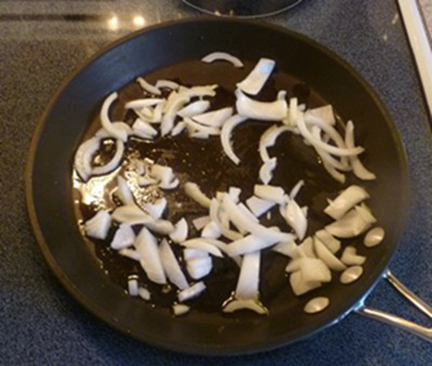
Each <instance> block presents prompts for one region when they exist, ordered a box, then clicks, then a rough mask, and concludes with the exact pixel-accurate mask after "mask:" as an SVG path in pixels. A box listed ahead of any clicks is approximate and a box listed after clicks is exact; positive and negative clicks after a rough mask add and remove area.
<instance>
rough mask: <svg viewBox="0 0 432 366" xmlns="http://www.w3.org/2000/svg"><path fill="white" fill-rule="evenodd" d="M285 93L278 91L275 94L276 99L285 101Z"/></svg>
mask: <svg viewBox="0 0 432 366" xmlns="http://www.w3.org/2000/svg"><path fill="white" fill-rule="evenodd" d="M287 94H288V93H287V91H286V90H279V91H278V93H277V97H276V98H277V99H282V100H285V99H286V97H287Z"/></svg>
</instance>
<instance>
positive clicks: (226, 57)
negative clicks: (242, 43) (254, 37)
mask: <svg viewBox="0 0 432 366" xmlns="http://www.w3.org/2000/svg"><path fill="white" fill-rule="evenodd" d="M219 60H222V61H228V62H230V63H232V64H233V65H234V67H239V68H241V67H243V62H241V61H240V60H239V59H238V58H237V57H235V56H233V55H230V54H229V53H226V52H212V53H209V54H208V55H207V56H204V57H203V58H202V59H201V61H202V62H205V63H208V64H210V63H212V62H214V61H219Z"/></svg>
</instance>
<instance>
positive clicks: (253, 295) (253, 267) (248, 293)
mask: <svg viewBox="0 0 432 366" xmlns="http://www.w3.org/2000/svg"><path fill="white" fill-rule="evenodd" d="M260 262H261V252H260V251H256V252H253V253H249V254H245V255H244V256H243V260H242V265H241V269H240V274H239V278H238V281H237V287H236V290H235V297H236V298H237V299H253V300H258V297H259V288H258V287H259V272H260Z"/></svg>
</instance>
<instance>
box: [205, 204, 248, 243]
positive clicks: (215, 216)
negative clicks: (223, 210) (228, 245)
mask: <svg viewBox="0 0 432 366" xmlns="http://www.w3.org/2000/svg"><path fill="white" fill-rule="evenodd" d="M219 211H220V207H219V201H218V200H217V199H216V198H213V199H212V200H211V204H210V212H209V213H210V217H211V219H212V221H213V222H214V223H216V225H217V226H218V227H219V229H220V230H221V232H222V235H223V236H225V237H226V238H228V239H230V240H238V239H241V238H242V237H243V236H242V235H241V234H240V233H238V232H237V231H234V230H230V229H229V227H226V226H224V225H222V223H221V221H220V220H219Z"/></svg>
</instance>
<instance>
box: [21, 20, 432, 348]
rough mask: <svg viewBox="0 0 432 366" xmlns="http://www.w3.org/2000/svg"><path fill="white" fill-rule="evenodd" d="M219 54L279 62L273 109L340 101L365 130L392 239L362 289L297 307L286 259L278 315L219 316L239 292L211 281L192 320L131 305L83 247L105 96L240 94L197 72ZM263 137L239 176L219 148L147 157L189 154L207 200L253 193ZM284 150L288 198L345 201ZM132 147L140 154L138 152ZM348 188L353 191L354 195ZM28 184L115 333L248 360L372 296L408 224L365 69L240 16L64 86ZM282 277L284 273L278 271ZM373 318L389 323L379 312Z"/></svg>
mask: <svg viewBox="0 0 432 366" xmlns="http://www.w3.org/2000/svg"><path fill="white" fill-rule="evenodd" d="M213 51H225V52H229V53H232V54H234V55H236V56H238V57H239V58H240V59H242V60H244V61H245V64H246V66H245V69H248V68H249V69H250V68H251V67H252V66H253V64H254V63H255V62H256V61H257V60H258V59H259V58H260V57H263V56H265V57H269V58H272V59H274V60H276V63H277V70H276V74H275V77H274V81H273V84H270V85H269V86H268V90H269V91H268V95H263V98H264V99H265V98H271V97H272V93H273V92H274V91H275V90H278V89H281V88H286V89H287V90H288V91H289V92H292V93H294V94H296V95H297V96H298V97H299V98H300V99H301V100H303V101H304V102H306V103H308V104H310V105H311V106H313V105H314V104H316V105H320V104H323V103H326V102H328V103H331V104H332V105H333V106H334V108H335V110H336V112H337V114H338V115H339V116H340V118H341V119H342V120H348V119H352V120H353V121H354V122H355V125H356V129H357V130H356V131H357V132H356V134H358V139H359V141H360V143H361V144H362V145H363V146H364V147H365V148H366V154H365V156H364V161H365V163H366V165H367V166H368V168H370V169H371V170H372V171H374V172H375V173H376V174H377V176H378V179H377V181H376V182H373V183H365V184H364V183H362V184H364V185H365V186H366V187H367V189H368V191H369V192H370V194H371V196H372V199H371V201H370V206H371V208H372V210H373V212H374V213H375V215H376V217H377V218H378V220H379V223H380V225H382V226H383V227H384V228H385V229H386V238H385V241H384V242H383V243H382V244H381V245H379V246H377V247H375V248H373V249H368V250H367V253H366V249H365V248H363V249H359V250H360V253H361V254H365V253H366V254H367V257H368V259H367V262H366V263H365V265H364V275H363V276H362V277H361V278H360V279H359V280H358V281H357V282H355V283H354V284H351V285H349V286H344V285H341V284H340V283H338V280H337V279H336V280H335V281H333V282H332V283H331V284H329V285H328V286H323V287H322V288H321V289H318V290H315V291H314V292H313V293H308V294H306V295H303V296H301V297H299V298H297V297H295V296H294V295H293V294H292V293H291V292H290V290H289V286H288V282H287V279H286V277H284V274H283V268H284V267H283V266H284V265H285V264H286V263H285V262H283V260H284V259H283V258H281V257H277V256H275V257H274V258H272V260H273V262H272V263H274V264H273V265H272V268H264V269H263V271H269V275H268V277H267V278H268V280H267V281H266V282H265V283H263V285H262V286H263V289H262V293H263V297H264V300H266V301H267V305H268V306H269V309H270V315H269V316H258V315H256V314H252V313H248V312H238V313H234V314H233V315H222V313H221V312H220V311H216V310H215V309H214V308H212V306H213V307H214V301H213V298H212V297H211V296H213V295H215V296H216V295H217V292H218V291H219V292H224V293H225V292H227V291H229V290H228V289H227V288H226V287H223V286H220V287H218V286H219V285H218V281H214V282H215V284H214V287H213V289H212V290H211V291H210V292H209V294H210V295H209V296H210V297H209V298H207V300H203V302H201V303H200V302H197V303H196V309H195V310H194V311H192V312H190V314H188V315H187V316H184V317H174V316H173V315H172V313H171V311H170V309H168V308H167V307H164V306H155V307H153V306H151V305H149V304H147V303H145V302H143V301H139V300H137V299H134V298H131V297H129V296H128V295H127V294H126V293H125V291H124V287H125V286H124V285H125V283H124V278H123V277H122V274H121V270H119V271H117V272H116V269H115V268H113V267H110V265H109V263H111V262H110V261H105V262H104V260H103V257H105V258H106V257H107V256H108V257H109V255H110V254H109V253H108V254H107V253H106V252H103V250H101V249H100V247H98V246H96V247H95V246H92V244H91V243H88V242H87V241H86V240H85V239H84V238H83V236H82V234H81V232H80V230H79V227H78V225H77V220H78V219H79V217H78V216H77V210H76V205H75V204H74V190H73V186H72V178H71V177H72V169H73V156H74V153H75V151H76V149H77V147H78V146H79V144H80V143H81V142H82V141H83V138H84V137H85V136H86V134H88V133H89V132H88V131H89V130H92V129H93V131H94V126H95V124H96V123H98V112H99V110H100V106H101V103H102V101H103V100H104V98H105V97H106V96H107V95H108V94H110V93H111V92H112V91H115V90H120V95H126V96H128V95H129V96H136V95H135V94H136V91H135V90H134V87H133V86H130V84H131V83H133V81H134V80H135V79H136V77H137V76H139V75H147V76H148V80H150V81H154V80H157V79H158V78H171V79H174V80H177V81H180V82H182V83H190V84H192V85H197V84H201V85H204V84H209V83H213V82H217V81H216V79H217V80H221V75H224V77H223V80H224V81H223V82H222V84H224V85H225V84H226V88H227V89H229V88H230V86H229V85H234V84H235V83H234V81H235V80H241V76H242V75H243V76H244V73H247V71H245V70H243V71H236V70H235V71H233V70H232V69H233V68H232V67H231V68H230V66H229V65H227V64H222V63H221V64H218V65H216V64H214V65H204V64H203V63H200V62H198V61H197V60H200V59H201V57H203V56H204V55H206V54H208V53H210V52H213ZM237 72H238V73H241V72H242V73H243V74H238V73H237ZM239 78H240V79H239ZM127 85H129V86H127ZM125 86H126V87H125ZM224 98H225V99H221V100H220V104H221V105H223V104H224V103H225V104H227V103H229V102H230V99H229V97H228V96H226V97H224ZM116 113H117V115H116ZM122 113H123V112H122V111H121V110H120V109H118V108H117V109H115V111H114V114H115V115H116V116H117V117H119V118H121V116H122ZM252 130H253V131H252ZM251 131H252V132H251ZM262 131H263V126H262V124H259V123H256V124H255V125H254V124H251V127H248V128H244V129H242V130H240V131H238V132H237V134H236V135H234V146H235V147H236V149H238V153H239V155H240V156H242V157H244V160H245V166H246V168H243V170H242V172H241V173H239V172H238V171H236V169H235V167H234V165H232V164H231V165H230V163H229V161H228V160H227V159H222V158H220V154H221V153H220V146H219V145H217V144H215V143H212V142H208V143H207V145H205V144H206V142H197V143H192V144H188V143H186V142H184V141H183V142H182V141H181V139H180V141H179V142H175V143H174V142H172V141H170V140H166V141H160V142H158V143H159V145H157V149H153V150H152V149H149V150H148V154H149V155H151V154H153V156H152V157H153V158H158V157H161V156H164V152H167V151H168V152H169V154H167V155H169V156H171V157H173V156H174V158H173V160H172V161H173V162H174V164H175V163H176V162H177V163H178V164H180V161H181V159H180V158H179V157H180V156H182V153H184V151H185V149H190V153H191V155H192V156H193V157H194V160H193V161H195V163H196V164H197V167H198V168H190V169H189V170H188V169H186V168H185V167H183V168H182V169H183V171H184V173H185V174H186V175H189V177H190V178H191V179H193V178H197V177H198V175H197V174H198V172H200V171H202V170H203V169H207V170H208V175H207V176H211V177H212V179H207V181H206V183H205V184H207V185H208V189H210V190H212V189H213V190H217V189H218V188H220V187H221V186H224V185H225V187H226V185H227V184H231V185H235V184H241V183H242V182H243V183H244V184H245V185H246V186H247V185H248V184H249V183H250V184H252V183H251V182H252V181H251V179H252V178H251V176H253V175H254V176H256V172H257V170H258V168H259V164H258V158H257V153H256V147H257V139H258V137H259V134H260V133H261V132H262ZM281 141H282V144H281V147H277V148H278V149H280V154H281V156H283V159H282V160H283V164H281V166H282V168H281V170H280V173H277V176H275V179H276V183H278V182H279V184H281V185H286V186H287V187H290V186H292V185H293V184H294V183H295V182H296V181H297V180H298V179H299V178H305V177H306V179H310V180H311V181H315V182H317V181H319V182H321V184H322V186H320V187H322V190H326V191H334V192H336V191H337V189H338V188H337V186H335V183H333V182H332V181H331V179H330V178H329V177H328V176H327V175H326V174H325V172H324V171H323V170H322V168H321V167H320V166H318V165H317V164H316V162H312V160H311V157H310V153H308V151H309V150H308V149H309V148H308V147H307V146H305V145H304V144H299V143H297V142H296V140H295V138H291V139H290V138H287V139H282V140H281ZM300 145H301V146H300ZM203 146H204V147H203ZM217 146H218V147H217ZM129 147H130V148H134V146H133V144H132V143H131V144H130V146H129ZM216 148H218V149H219V150H218V153H217V154H216V153H215V149H216ZM155 154H156V155H157V154H159V155H157V156H156V155H155ZM176 157H177V158H176ZM176 159H177V160H176ZM177 168H179V169H180V167H179V166H178V167H177ZM175 169H176V167H175V166H174V170H175ZM251 172H252V173H253V174H252V173H251ZM350 182H351V183H352V182H355V180H350V181H349V182H347V184H348V183H350ZM26 184H27V202H28V208H29V214H30V219H31V222H32V225H33V228H34V231H35V234H36V237H37V239H38V241H39V243H40V246H41V249H42V251H43V254H44V255H45V258H46V259H47V262H48V263H49V265H50V267H51V268H52V270H53V272H54V273H55V275H56V276H57V277H58V278H59V279H60V281H61V282H62V284H63V285H64V286H65V287H66V289H67V290H68V291H69V292H70V293H71V294H72V295H73V296H74V297H75V299H76V300H78V302H79V303H81V304H82V305H83V306H84V307H85V308H87V309H88V310H89V311H91V312H92V313H93V314H95V315H96V316H97V317H99V318H100V319H102V320H103V321H105V322H106V323H108V324H110V325H111V326H112V327H114V328H116V329H118V330H121V331H122V332H124V333H126V334H129V335H131V336H133V337H135V338H137V339H139V340H142V341H145V342H147V343H150V344H153V345H156V346H159V347H162V348H166V349H171V350H175V351H180V352H186V353H195V354H206V355H230V354H243V353H251V352H257V351H262V350H268V349H272V348H275V347H278V346H282V345H286V344H290V343H292V342H295V341H297V340H299V339H302V338H305V337H307V336H310V335H312V334H313V333H315V332H317V331H319V330H322V329H324V328H325V327H327V326H329V325H332V324H334V323H336V322H337V321H339V320H341V319H342V318H343V317H344V316H346V315H347V314H348V313H350V312H351V311H353V310H359V309H361V308H362V304H363V300H364V299H365V297H366V296H367V294H368V293H369V292H370V291H371V290H372V289H373V287H374V286H375V284H376V283H377V281H379V280H380V279H381V277H382V275H383V274H385V273H386V271H387V266H388V263H389V261H390V258H391V256H392V255H393V253H394V251H395V248H396V245H397V242H398V240H399V237H400V234H401V232H402V228H403V225H404V221H405V217H406V214H407V208H408V205H407V203H408V193H409V189H408V170H407V163H406V157H405V153H404V148H403V146H402V143H401V140H400V137H399V135H398V132H397V130H396V127H395V126H394V124H393V122H392V121H391V119H390V117H389V114H388V113H387V111H386V110H385V108H384V106H383V105H382V103H381V102H380V101H379V98H378V97H377V95H376V94H375V93H374V92H373V90H372V89H371V88H370V86H369V85H368V84H367V83H366V82H365V81H364V80H363V79H362V78H361V77H360V76H359V75H358V74H357V73H356V72H355V70H353V69H352V68H351V67H350V66H349V65H348V64H347V63H346V62H345V61H343V60H341V59H340V58H339V57H338V56H336V55H335V54H333V53H332V52H330V51H329V50H327V49H326V48H324V47H323V46H321V45H319V44H318V43H316V42H314V41H312V40H310V39H308V38H306V37H304V36H302V35H299V34H297V33H294V32H291V31H288V30H285V29H282V28H278V27H274V26H270V25H265V24H260V23H253V22H245V21H239V20H229V19H198V20H186V21H176V22H172V23H166V24H162V25H158V26H156V27H151V28H148V29H145V30H143V31H140V32H138V33H134V34H132V35H130V36H128V37H126V38H124V39H122V40H120V41H119V42H117V43H115V44H114V45H112V46H110V47H109V48H107V49H105V50H103V51H102V52H100V53H99V54H98V55H97V56H95V57H94V58H93V59H92V60H90V61H89V62H88V63H87V64H86V65H85V66H84V67H83V68H81V69H80V70H78V71H77V72H76V73H75V74H74V75H73V76H72V77H71V78H70V79H69V80H68V81H67V82H66V83H65V84H64V85H63V87H62V88H61V89H60V91H59V92H58V93H57V94H56V95H55V96H54V98H53V99H52V101H51V103H50V105H49V106H48V108H47V109H46V111H45V113H44V115H43V116H42V118H41V120H40V122H39V124H38V126H37V130H36V132H35V136H34V138H33V142H32V146H31V151H30V156H29V162H28V169H27V175H26ZM342 188H343V186H340V188H339V189H342ZM320 189H321V188H316V190H313V189H312V190H306V191H305V192H304V193H302V196H301V197H300V199H302V200H303V201H304V203H305V204H309V205H311V206H313V205H318V206H319V205H320V204H321V205H322V204H323V203H320V200H319V199H317V197H318V196H319V192H320ZM246 191H247V189H246ZM172 214H173V215H175V214H176V212H173V213H172ZM359 248H360V246H359ZM269 255H273V254H269ZM108 262H109V263H108ZM101 267H102V268H101ZM277 268H279V269H280V274H279V275H278V276H276V275H274V272H272V271H276V270H277ZM106 272H108V274H107V273H106ZM219 276H220V275H219ZM392 278H393V277H392ZM233 283H234V284H235V279H234V282H233ZM209 288H210V286H209ZM231 289H232V287H231ZM319 295H322V296H327V297H329V298H330V301H331V305H330V306H329V308H327V309H326V310H325V311H323V312H321V313H318V314H314V315H309V314H306V313H305V312H304V311H303V306H304V304H305V303H306V301H307V300H308V299H311V298H313V297H315V296H319ZM423 310H425V309H423ZM426 310H427V309H426ZM426 310H425V311H426ZM371 312H372V313H371ZM369 315H371V316H375V317H379V316H381V315H382V314H381V313H378V312H375V313H374V312H373V311H369ZM387 321H389V320H388V319H387ZM399 325H400V326H403V325H406V324H402V325H401V324H399ZM412 331H414V332H415V331H418V332H420V331H419V330H418V329H412Z"/></svg>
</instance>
